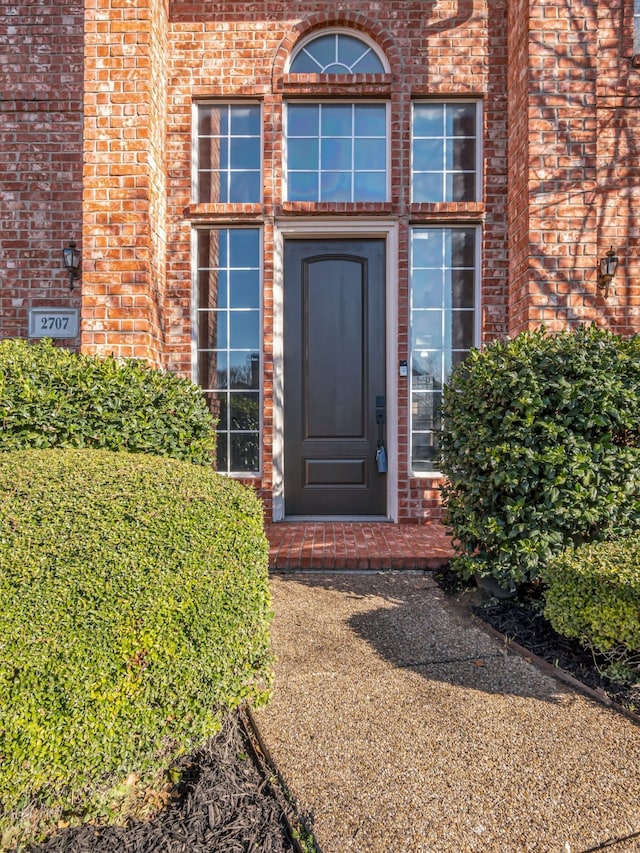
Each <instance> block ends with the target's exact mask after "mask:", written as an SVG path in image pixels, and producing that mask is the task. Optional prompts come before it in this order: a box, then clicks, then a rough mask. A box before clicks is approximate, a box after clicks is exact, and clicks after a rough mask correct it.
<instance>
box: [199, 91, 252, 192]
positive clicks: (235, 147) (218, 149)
mask: <svg viewBox="0 0 640 853" xmlns="http://www.w3.org/2000/svg"><path fill="white" fill-rule="evenodd" d="M207 108H214V109H217V110H219V111H220V113H221V116H224V115H225V114H226V124H225V125H224V126H223V127H222V128H221V131H222V132H219V133H212V132H209V133H203V132H202V128H201V119H202V117H203V114H204V111H206V109H207ZM242 113H245V115H246V114H248V113H251V116H252V120H251V122H247V124H248V125H249V126H247V127H241V126H238V125H240V124H241V121H239V117H240V116H241V114H242ZM262 127H263V121H262V104H261V103H260V102H258V101H239V100H210V101H197V102H194V104H193V111H192V134H191V138H192V187H191V192H192V198H193V200H194V201H195V202H196V203H202V204H207V203H213V204H233V203H260V202H261V201H262V193H263V183H264V182H263V175H262V164H263V133H262ZM236 128H237V132H236ZM207 141H209V143H210V145H211V146H212V148H213V151H212V152H211V154H210V157H209V165H208V167H207V166H205V165H204V164H205V163H206V159H207V158H205V156H204V154H205V151H204V146H205V145H206V143H207ZM216 160H217V161H218V162H217V164H216ZM216 175H218V176H219V178H220V188H219V192H218V193H216V192H215V190H214V189H213V186H212V182H213V179H214V177H215V176H216ZM207 178H208V180H209V188H210V191H209V193H207V192H206V188H205V187H203V186H202V184H203V179H204V180H205V181H206V180H207ZM207 195H208V196H209V198H203V197H204V196H207ZM216 195H218V196H221V197H220V198H214V196H216Z"/></svg>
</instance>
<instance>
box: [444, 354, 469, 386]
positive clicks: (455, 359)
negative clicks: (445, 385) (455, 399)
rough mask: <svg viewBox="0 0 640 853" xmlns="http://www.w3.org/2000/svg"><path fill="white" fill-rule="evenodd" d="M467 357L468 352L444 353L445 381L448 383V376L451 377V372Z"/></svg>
mask: <svg viewBox="0 0 640 853" xmlns="http://www.w3.org/2000/svg"><path fill="white" fill-rule="evenodd" d="M468 355H469V351H468V350H461V351H459V352H447V353H445V365H444V367H445V372H446V373H445V379H446V380H447V381H448V379H449V376H450V375H451V371H452V370H455V368H456V367H457V366H458V365H459V364H462V362H463V361H464V360H465V358H466V357H467V356H468Z"/></svg>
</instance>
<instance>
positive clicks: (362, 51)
mask: <svg viewBox="0 0 640 853" xmlns="http://www.w3.org/2000/svg"><path fill="white" fill-rule="evenodd" d="M289 72H290V73H291V74H384V72H385V67H384V65H383V63H382V61H381V59H380V57H379V56H378V55H377V53H376V52H375V51H374V49H373V48H372V47H371V45H369V44H367V42H366V41H364V40H363V39H360V38H357V37H356V36H352V35H347V34H346V33H324V34H323V35H320V36H317V37H316V38H313V39H311V40H310V41H307V42H306V43H305V44H303V45H302V46H301V47H300V48H299V50H298V51H297V52H296V54H295V55H294V57H293V59H292V60H291V65H290V67H289Z"/></svg>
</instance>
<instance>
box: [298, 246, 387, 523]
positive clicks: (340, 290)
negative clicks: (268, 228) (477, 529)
mask: <svg viewBox="0 0 640 853" xmlns="http://www.w3.org/2000/svg"><path fill="white" fill-rule="evenodd" d="M385 268H386V263H385V243H384V240H373V239H371V240H368V239H353V240H341V239H330V240H329V239H327V240H289V241H287V242H286V243H285V256H284V411H285V417H284V428H285V459H284V482H285V513H286V515H288V516H291V515H318V516H322V515H349V516H357V515H380V516H385V515H386V475H385V474H383V473H382V474H381V473H379V472H378V470H377V466H376V450H377V446H378V437H379V434H380V431H381V429H382V430H384V425H381V424H379V423H378V422H377V420H380V413H381V411H383V410H384V408H385V402H386V400H385V394H386V391H385Z"/></svg>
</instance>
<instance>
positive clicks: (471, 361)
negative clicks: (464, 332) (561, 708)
mask: <svg viewBox="0 0 640 853" xmlns="http://www.w3.org/2000/svg"><path fill="white" fill-rule="evenodd" d="M443 420H444V424H445V429H444V434H443V437H442V470H443V472H444V474H445V475H446V477H447V483H446V485H445V486H444V489H443V497H444V503H445V506H446V513H447V519H448V524H449V526H450V528H451V530H452V533H453V535H454V537H455V539H456V540H457V542H458V551H459V553H458V557H457V558H456V560H455V561H454V563H453V566H454V568H455V569H457V570H458V571H460V572H461V573H462V574H463V575H464V576H466V577H468V576H470V575H472V574H473V573H475V572H477V573H478V574H480V575H481V576H493V577H494V578H495V579H496V580H497V581H498V582H499V583H500V584H501V585H502V586H504V587H509V586H511V585H513V584H514V583H515V584H517V583H520V582H522V581H526V580H532V579H535V578H536V577H537V575H538V573H539V570H540V567H541V566H542V565H544V563H545V562H546V561H547V560H548V559H549V558H550V557H551V556H552V555H553V554H554V553H557V552H559V551H560V550H561V549H562V548H564V547H566V546H567V545H571V544H573V543H576V542H578V543H579V542H583V541H591V540H598V539H604V538H610V537H611V536H612V535H614V534H618V533H623V532H624V531H628V530H631V529H633V528H634V526H635V525H636V524H637V523H638V519H639V518H640V480H639V476H640V456H639V454H640V449H639V443H640V441H639V439H640V339H639V338H637V337H635V338H632V339H630V340H623V339H621V338H620V337H618V336H616V335H613V334H611V333H609V332H606V331H602V330H599V329H597V328H596V327H589V328H581V329H578V330H576V331H565V332H561V333H559V334H548V333H547V332H545V330H544V329H540V330H538V331H536V332H530V333H523V334H521V335H519V336H518V337H517V338H515V339H514V340H507V341H501V342H497V343H494V344H492V345H490V346H488V347H487V348H486V349H485V350H482V351H478V350H474V351H472V352H471V354H470V355H469V357H468V358H467V359H466V360H465V361H464V362H463V363H462V364H461V365H460V366H459V367H458V368H457V369H456V370H455V371H454V372H453V374H452V376H451V380H450V382H449V384H448V385H447V387H446V388H445V393H444V405H443Z"/></svg>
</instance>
